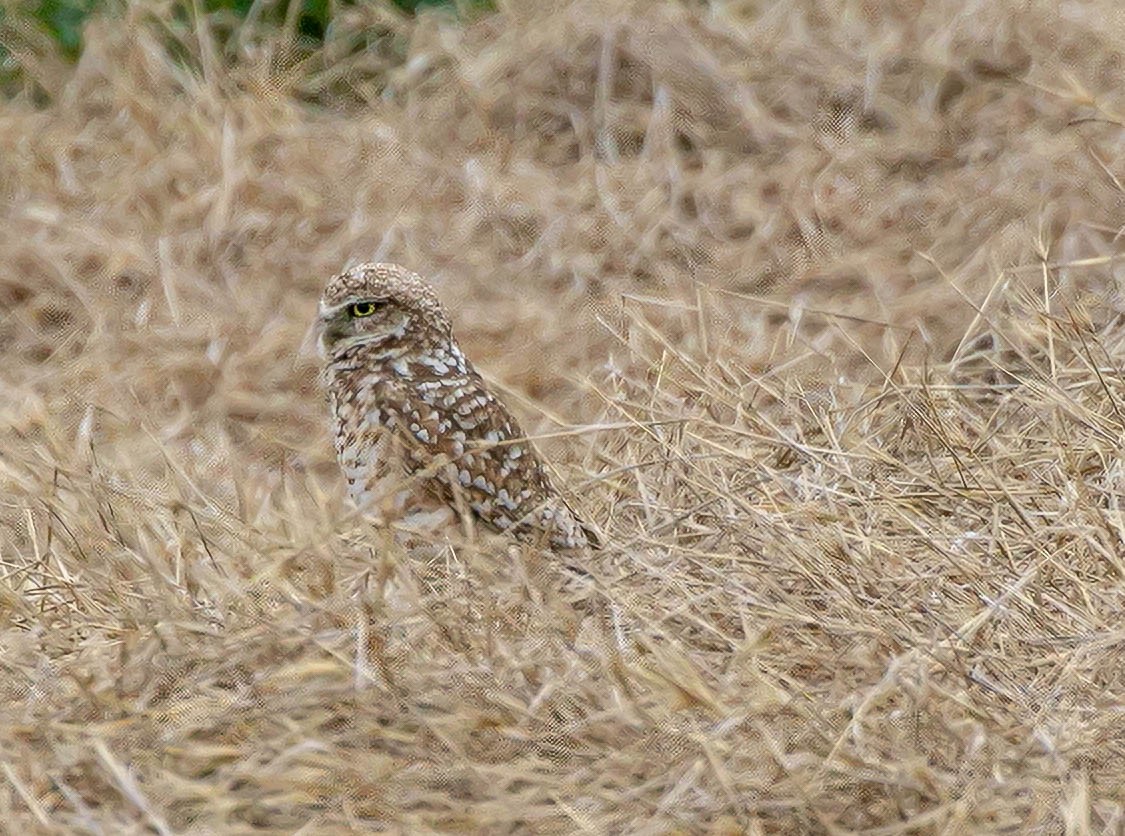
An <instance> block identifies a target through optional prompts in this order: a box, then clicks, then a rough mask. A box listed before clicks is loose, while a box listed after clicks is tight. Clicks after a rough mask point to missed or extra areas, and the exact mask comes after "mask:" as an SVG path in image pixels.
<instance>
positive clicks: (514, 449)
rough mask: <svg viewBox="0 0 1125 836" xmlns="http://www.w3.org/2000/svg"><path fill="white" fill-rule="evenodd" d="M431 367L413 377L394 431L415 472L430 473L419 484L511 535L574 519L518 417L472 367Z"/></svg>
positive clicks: (529, 533) (523, 533)
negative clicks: (562, 516) (556, 520)
mask: <svg viewBox="0 0 1125 836" xmlns="http://www.w3.org/2000/svg"><path fill="white" fill-rule="evenodd" d="M424 368H426V369H429V368H430V367H429V366H424ZM432 371H433V374H416V375H415V376H414V381H413V382H414V386H413V387H412V391H411V393H410V396H409V398H408V401H409V403H408V404H407V409H406V410H405V411H404V414H403V415H402V417H401V419H400V433H399V435H400V437H402V438H403V439H404V446H405V447H406V448H407V454H408V456H410V457H411V459H412V462H413V464H414V468H415V470H416V471H417V470H426V469H432V470H433V473H432V474H430V475H429V476H428V479H427V487H429V488H430V489H431V490H433V491H435V492H437V493H438V494H439V495H440V496H441V497H442V498H443V499H444V500H446V501H448V502H450V504H453V505H456V504H457V502H458V499H460V500H461V501H463V502H464V503H465V505H466V506H467V507H468V508H470V509H471V510H472V511H473V513H474V514H475V515H476V516H477V517H478V518H479V519H481V520H482V521H483V522H485V523H486V524H487V525H489V526H491V527H493V528H495V529H498V530H500V531H508V530H511V531H512V532H513V533H515V534H517V535H532V534H533V533H534V532H536V531H542V529H543V528H544V527H548V526H549V525H550V523H551V522H552V520H553V519H554V518H555V517H556V516H558V515H560V514H565V515H567V516H568V517H571V518H573V519H574V520H575V521H576V520H577V518H576V517H575V516H574V515H573V512H572V511H571V510H570V508H569V507H568V506H567V505H566V504H565V502H564V501H563V500H562V497H560V496H559V495H558V494H557V493H556V492H555V490H554V488H553V487H552V486H551V483H550V480H549V478H548V476H547V473H546V472H545V470H544V469H543V465H542V463H541V461H540V459H539V455H538V453H537V452H536V451H535V448H534V447H533V446H532V445H531V442H529V441H528V440H527V438H526V437H525V436H524V433H523V430H522V429H521V427H520V425H519V422H518V421H517V420H516V418H515V416H514V415H512V414H511V412H509V411H508V409H507V407H505V406H504V404H503V403H501V402H500V401H499V400H498V399H497V398H496V396H495V395H493V394H492V393H491V392H490V391H489V390H488V387H487V386H486V385H485V383H484V381H483V380H482V379H481V377H480V375H479V374H478V373H477V372H476V370H474V369H473V368H472V367H471V366H469V365H468V364H467V363H466V364H465V366H464V371H463V373H462V372H461V369H454V370H453V372H454V373H453V374H449V373H448V371H447V372H446V373H441V370H440V369H436V370H432ZM545 524H546V526H545ZM575 524H576V525H577V522H575Z"/></svg>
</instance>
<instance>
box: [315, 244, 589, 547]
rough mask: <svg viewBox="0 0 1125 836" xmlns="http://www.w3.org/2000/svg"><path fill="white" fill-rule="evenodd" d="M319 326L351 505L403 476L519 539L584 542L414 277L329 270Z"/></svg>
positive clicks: (430, 294) (433, 298) (440, 310)
mask: <svg viewBox="0 0 1125 836" xmlns="http://www.w3.org/2000/svg"><path fill="white" fill-rule="evenodd" d="M320 327H321V332H320V333H321V337H320V339H321V348H322V351H323V353H324V355H325V357H326V364H327V365H326V379H327V384H328V395H329V400H330V402H331V406H332V413H333V418H334V420H335V435H336V456H337V459H338V460H339V462H340V467H341V469H342V470H343V472H344V476H345V478H346V479H347V482H348V491H349V493H350V494H351V496H352V498H353V499H354V500H355V501H356V503H357V504H358V505H360V507H369V506H371V505H372V503H374V502H376V501H378V500H379V499H380V494H382V493H384V492H385V490H386V487H385V486H386V485H387V483H388V477H390V479H391V482H392V483H393V482H395V481H397V482H399V483H401V482H402V476H403V475H405V476H408V477H410V478H412V479H416V480H417V483H418V485H417V486H418V487H419V488H421V489H422V490H424V491H425V492H426V493H428V494H430V495H432V496H434V497H436V498H437V499H439V500H440V501H441V502H443V503H445V504H446V505H448V506H450V507H452V508H457V507H462V508H467V509H469V510H471V511H472V513H473V514H474V515H475V516H476V518H478V519H480V520H481V521H483V522H484V523H485V524H487V525H488V526H490V527H492V528H494V529H497V530H500V531H506V532H510V533H512V534H514V535H516V536H517V537H519V538H520V539H523V540H531V541H535V540H539V539H542V540H544V541H546V542H549V543H550V544H551V545H552V546H554V547H556V548H562V549H580V548H583V547H585V546H588V545H594V540H593V535H592V534H591V533H589V532H588V531H587V529H586V527H585V526H584V525H583V524H582V522H581V521H580V520H579V519H578V518H577V516H576V515H575V514H574V512H573V511H572V510H571V509H570V507H569V506H568V505H567V504H566V501H565V500H564V499H563V498H562V497H561V496H560V495H559V494H558V492H557V491H556V490H555V489H554V487H552V485H551V482H550V479H549V478H548V476H547V473H546V471H545V470H544V468H543V464H542V462H541V461H540V459H539V455H538V453H537V452H536V451H535V448H534V447H533V446H532V445H531V443H530V442H529V441H528V440H527V439H526V438H525V437H524V435H523V432H522V431H521V430H520V426H519V424H518V423H517V422H516V419H515V418H514V417H513V416H512V414H511V413H510V412H508V410H507V408H505V406H504V405H503V404H502V403H500V401H499V400H497V399H496V397H495V396H494V395H493V394H492V393H491V392H490V391H489V390H488V387H487V386H486V385H485V383H484V381H483V380H482V379H481V376H480V375H479V374H478V373H477V371H476V369H474V368H473V366H472V364H471V363H470V362H469V361H468V360H467V359H466V358H465V355H464V354H463V353H462V352H461V349H460V347H459V346H458V345H457V341H456V340H455V339H454V337H453V329H452V325H451V323H450V320H449V316H448V314H447V313H446V311H445V308H444V307H443V306H442V304H441V302H440V300H439V299H438V297H437V294H436V293H435V292H434V290H433V288H432V287H430V285H429V284H427V283H426V282H425V281H423V280H422V278H421V277H419V276H418V275H416V274H415V273H412V272H410V271H409V270H406V269H404V268H402V267H399V266H398V265H396V264H363V265H360V266H359V267H354V268H352V269H351V270H348V271H346V272H344V273H341V274H340V275H338V276H336V277H335V278H333V279H332V280H331V281H330V282H329V283H328V286H327V287H326V288H325V289H324V295H323V296H322V297H321V300H320ZM396 476H397V477H398V478H397V479H396V478H395V477H396Z"/></svg>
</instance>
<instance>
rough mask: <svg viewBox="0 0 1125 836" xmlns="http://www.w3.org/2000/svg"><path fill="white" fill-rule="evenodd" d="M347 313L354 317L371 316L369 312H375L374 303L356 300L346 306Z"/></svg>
mask: <svg viewBox="0 0 1125 836" xmlns="http://www.w3.org/2000/svg"><path fill="white" fill-rule="evenodd" d="M348 313H349V314H351V315H352V316H356V317H360V316H371V314H373V313H375V303H374V302H356V303H355V304H353V305H352V306H351V307H350V308H348Z"/></svg>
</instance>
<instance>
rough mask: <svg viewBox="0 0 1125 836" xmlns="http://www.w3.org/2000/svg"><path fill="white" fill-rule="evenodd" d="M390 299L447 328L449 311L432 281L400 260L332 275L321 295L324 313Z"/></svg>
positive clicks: (364, 265)
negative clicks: (341, 307) (362, 302)
mask: <svg viewBox="0 0 1125 836" xmlns="http://www.w3.org/2000/svg"><path fill="white" fill-rule="evenodd" d="M361 301H373V302H384V303H386V302H390V303H393V304H397V305H401V306H403V307H405V308H409V309H410V310H412V311H417V312H418V313H419V314H421V315H422V316H423V317H424V318H425V319H426V321H427V322H428V323H429V324H431V325H434V326H437V327H441V328H444V329H446V330H448V329H449V328H450V326H451V324H450V321H449V315H448V314H447V313H446V312H445V307H444V306H443V305H442V304H441V300H440V299H438V295H437V293H436V292H434V289H433V288H432V287H431V286H430V284H429V282H427V281H426V280H425V279H423V278H422V277H421V276H419V275H418V274H417V273H415V272H413V271H411V270H407V269H406V268H405V267H401V266H399V265H398V264H391V263H389V262H372V263H369V264H360V265H358V266H356V267H352V268H351V269H349V270H345V271H344V272H343V273H340V274H339V275H337V276H333V277H332V279H331V280H330V281H329V282H328V285H327V286H326V287H325V288H324V293H323V294H321V297H320V308H321V311H322V313H323V312H324V311H326V310H330V309H332V308H338V307H340V306H341V305H346V304H349V303H353V302H361Z"/></svg>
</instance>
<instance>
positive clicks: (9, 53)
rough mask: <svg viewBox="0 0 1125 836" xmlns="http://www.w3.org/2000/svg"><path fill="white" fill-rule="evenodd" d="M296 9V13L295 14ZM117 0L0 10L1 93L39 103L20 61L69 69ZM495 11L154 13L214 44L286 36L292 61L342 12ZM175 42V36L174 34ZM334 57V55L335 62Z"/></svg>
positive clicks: (321, 8)
mask: <svg viewBox="0 0 1125 836" xmlns="http://www.w3.org/2000/svg"><path fill="white" fill-rule="evenodd" d="M292 3H298V4H299V8H293V7H292V5H291V4H292ZM123 8H124V6H123V4H122V3H120V2H117V0H17V2H11V3H7V4H4V5H0V93H3V94H9V95H10V94H12V93H14V92H16V91H17V90H19V89H21V88H25V87H31V88H33V89H34V93H35V95H36V96H37V97H39V98H41V97H42V94H43V93H44V91H43V90H42V89H39V87H40V85H37V84H36V83H35V81H34V80H32V79H28V78H26V77H25V75H24V69H25V67H24V65H25V63H26V62H25V56H26V55H28V54H34V55H36V56H38V57H42V56H43V54H44V53H45V52H50V53H54V57H57V58H61V59H63V60H64V61H67V62H73V61H75V60H77V59H78V57H79V55H80V54H81V52H82V44H83V41H82V32H83V28H84V27H85V25H86V23H87V21H88V20H89V19H90V18H91V17H93V16H95V15H99V14H107V15H115V14H121V13H122V11H123ZM493 8H494V3H493V0H359V1H358V2H357V0H198V2H195V3H193V2H191V0H176V2H174V3H172V4H171V5H170V7H165V10H164V11H163V12H158V16H160V17H161V18H162V21H163V22H164V23H165V24H169V23H170V22H172V21H175V22H178V23H179V24H181V25H185V24H188V23H189V22H190V21H191V20H192V18H193V16H194V14H195V10H196V9H199V10H201V11H202V12H203V13H204V14H206V15H208V16H209V18H210V19H211V20H212V22H213V28H214V29H215V30H216V34H217V37H218V40H219V43H220V44H221V45H223V46H226V45H227V44H230V43H244V42H246V41H250V40H255V39H261V38H262V37H268V36H271V35H276V34H277V33H279V32H284V31H286V30H287V29H288V31H290V32H291V33H292V36H293V38H294V41H295V43H294V46H295V47H296V54H297V55H299V56H301V57H307V56H309V55H312V54H313V53H315V52H316V50H318V49H319V48H321V47H323V46H325V44H326V43H328V42H329V41H331V40H332V38H333V31H332V29H333V26H332V25H333V21H334V18H335V17H336V15H338V14H340V13H341V12H343V11H359V12H365V11H366V12H370V11H373V10H379V9H384V10H391V11H394V12H398V13H405V14H407V15H414V14H417V13H419V12H421V11H423V10H426V9H430V10H445V11H447V12H449V13H450V14H453V15H457V16H460V17H462V18H470V17H472V16H474V15H477V14H480V13H483V12H487V11H489V10H492V9H493ZM173 35H175V32H173ZM366 35H367V37H365V38H362V39H360V42H359V43H356V42H355V41H354V40H353V43H352V48H353V49H357V48H365V47H367V46H369V45H370V44H371V43H373V42H376V41H381V40H384V39H385V38H386V37H387V35H388V33H387V32H386V31H385V30H375V31H369V32H367V33H366ZM169 49H170V51H171V52H172V53H173V54H174V55H176V56H177V59H178V60H183V59H185V58H187V63H188V64H191V63H192V61H191V60H190V58H188V57H187V56H186V55H185V54H184V50H183V49H181V48H179V45H177V44H174V43H173V44H169ZM338 54H339V51H337V55H338Z"/></svg>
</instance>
